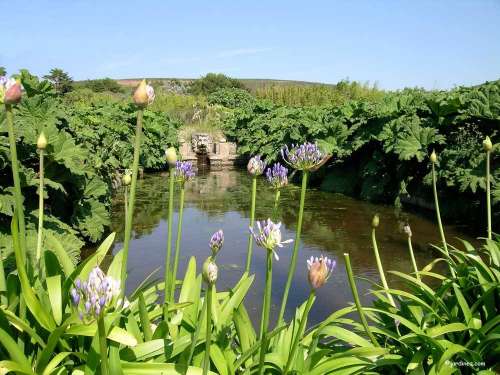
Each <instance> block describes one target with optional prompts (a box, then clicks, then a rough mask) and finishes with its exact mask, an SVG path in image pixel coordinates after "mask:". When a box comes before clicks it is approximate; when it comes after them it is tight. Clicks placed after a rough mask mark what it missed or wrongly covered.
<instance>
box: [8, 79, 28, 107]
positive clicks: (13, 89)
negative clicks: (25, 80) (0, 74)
mask: <svg viewBox="0 0 500 375" xmlns="http://www.w3.org/2000/svg"><path fill="white" fill-rule="evenodd" d="M22 96H23V86H22V85H21V81H19V80H18V79H17V80H14V79H10V80H8V81H7V83H6V86H5V94H4V97H3V102H4V103H5V104H17V103H19V102H20V101H21V97H22Z"/></svg>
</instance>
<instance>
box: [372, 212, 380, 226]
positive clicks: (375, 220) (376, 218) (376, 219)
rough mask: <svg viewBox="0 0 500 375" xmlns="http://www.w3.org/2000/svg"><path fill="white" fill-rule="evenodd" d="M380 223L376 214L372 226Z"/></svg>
mask: <svg viewBox="0 0 500 375" xmlns="http://www.w3.org/2000/svg"><path fill="white" fill-rule="evenodd" d="M379 223H380V219H379V217H378V215H374V216H373V219H372V228H377V227H378V225H379Z"/></svg>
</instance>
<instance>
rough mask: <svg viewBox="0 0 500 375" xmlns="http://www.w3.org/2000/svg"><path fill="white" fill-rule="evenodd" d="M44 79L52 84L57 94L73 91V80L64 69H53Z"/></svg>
mask: <svg viewBox="0 0 500 375" xmlns="http://www.w3.org/2000/svg"><path fill="white" fill-rule="evenodd" d="M43 78H45V79H47V80H49V81H50V82H52V84H53V85H54V88H55V90H56V92H57V93H58V94H60V95H61V94H65V93H67V92H70V91H72V90H73V79H72V78H71V77H70V76H69V74H68V73H66V72H65V71H64V70H62V69H59V68H54V69H51V71H50V72H49V74H48V75H46V76H44V77H43Z"/></svg>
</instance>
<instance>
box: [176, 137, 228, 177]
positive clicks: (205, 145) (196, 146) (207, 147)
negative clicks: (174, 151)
mask: <svg viewBox="0 0 500 375" xmlns="http://www.w3.org/2000/svg"><path fill="white" fill-rule="evenodd" d="M179 143H180V148H179V152H180V154H181V157H182V160H189V161H192V162H193V163H194V164H195V165H196V164H198V162H200V163H208V164H209V165H210V168H211V169H216V170H217V169H222V168H225V167H230V166H233V165H234V163H235V161H236V158H237V154H236V144H235V143H233V142H227V141H226V139H225V138H220V139H219V140H218V141H214V140H213V139H212V137H211V136H210V135H208V134H206V133H195V134H193V135H192V136H191V142H186V140H185V139H180V140H179Z"/></svg>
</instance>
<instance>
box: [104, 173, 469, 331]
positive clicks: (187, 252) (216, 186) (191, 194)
mask: <svg viewBox="0 0 500 375" xmlns="http://www.w3.org/2000/svg"><path fill="white" fill-rule="evenodd" d="M167 185H168V179H167V176H166V175H161V174H155V175H147V176H146V177H145V178H144V179H143V180H140V181H138V187H137V198H136V208H135V212H134V226H133V230H134V233H133V240H132V241H131V244H130V255H129V278H128V280H127V289H128V291H131V290H132V289H133V288H134V287H135V286H137V285H138V284H139V283H140V282H141V281H142V280H143V279H144V278H145V277H146V276H147V275H148V274H150V273H151V272H152V271H153V270H154V269H156V268H160V271H159V273H158V275H163V264H164V259H165V258H164V257H165V249H166V237H167V225H166V212H167V203H166V202H167V199H168V198H167V193H168V186H167ZM249 193H250V179H249V177H248V176H247V174H246V173H243V172H241V171H220V172H210V173H207V174H205V175H201V176H198V177H197V178H195V180H193V181H192V182H190V183H188V184H187V185H186V203H185V209H184V226H183V238H182V250H181V259H180V268H179V270H180V274H181V275H182V274H183V272H184V269H185V266H186V264H187V261H188V259H189V257H191V256H195V257H196V258H197V262H198V267H201V264H202V262H203V260H204V259H205V258H206V257H207V256H208V254H209V248H208V241H209V239H210V236H211V234H212V233H213V232H215V231H216V230H218V229H221V228H222V229H223V230H224V234H225V244H224V248H223V250H222V251H221V252H220V254H219V256H218V264H219V268H220V270H221V271H220V277H219V282H218V289H220V290H222V289H224V288H228V287H230V286H233V285H234V284H235V283H236V282H237V281H238V279H239V277H240V276H241V273H242V272H243V268H244V263H245V259H246V244H247V238H248V211H249ZM257 194H258V196H257V208H256V218H257V219H264V218H267V217H269V216H270V215H271V211H272V205H273V199H274V197H273V192H272V191H271V190H270V189H269V188H268V187H267V185H266V183H265V181H264V180H263V179H260V180H259V185H258V193H257ZM299 194H300V188H299V187H297V186H289V187H288V188H287V189H285V190H284V191H283V192H282V194H281V197H282V198H281V206H280V212H279V215H280V216H279V217H280V218H281V219H280V220H281V221H282V222H283V227H282V228H283V238H284V239H288V238H294V235H295V223H296V215H297V209H298V199H299ZM375 213H378V214H379V216H380V218H381V225H380V227H379V230H378V232H377V234H378V240H379V250H380V256H381V258H382V262H383V264H384V268H385V269H386V270H398V271H402V272H406V273H410V272H412V267H411V263H410V258H409V254H408V249H407V245H406V236H405V235H404V234H403V233H402V230H401V226H402V222H404V221H406V220H408V221H409V223H410V225H411V228H412V231H413V241H414V249H415V252H416V259H417V264H418V265H419V266H423V265H425V264H427V263H429V262H430V261H431V260H432V259H433V257H434V256H435V254H434V253H433V251H432V249H431V247H430V246H429V243H438V242H439V235H438V232H437V227H436V226H435V225H434V223H433V222H431V221H429V220H427V219H426V218H423V217H421V216H417V215H413V214H408V213H401V212H397V211H395V210H394V208H393V207H390V206H381V205H374V204H370V203H366V202H361V201H358V200H354V199H351V198H348V197H345V196H343V195H338V194H332V193H326V192H321V191H317V190H310V191H309V192H308V195H307V199H306V205H305V212H304V227H303V236H302V243H301V246H300V250H299V256H298V263H297V272H296V276H295V278H294V280H293V284H292V285H293V287H292V289H291V292H290V297H289V308H288V310H287V314H286V315H287V317H290V316H291V315H292V314H293V312H294V309H295V307H296V306H298V305H299V304H301V303H302V302H304V301H305V300H306V298H307V295H308V292H309V286H308V283H307V273H306V263H305V261H306V259H307V258H308V257H309V256H311V255H314V256H319V255H321V254H328V255H329V256H331V257H333V258H334V259H336V261H337V268H336V269H335V271H334V273H333V276H332V277H331V278H330V280H329V281H328V283H327V284H326V285H325V287H323V288H322V289H320V290H319V291H318V298H317V300H316V303H315V305H314V306H313V309H312V311H311V317H312V322H317V321H319V320H321V319H323V318H324V317H326V316H327V315H328V314H330V313H331V312H332V311H334V310H336V309H339V308H341V307H344V306H346V304H348V303H349V302H350V301H352V296H351V294H350V290H349V286H348V284H347V277H346V274H345V269H344V263H343V253H345V252H349V253H350V255H351V262H352V264H353V268H354V273H355V275H356V276H359V277H369V278H372V279H374V280H375V281H378V276H377V270H376V265H375V262H374V258H373V252H372V248H371V239H370V223H371V217H372V216H373V214H375ZM123 220H124V215H123V192H118V193H117V195H116V199H115V200H114V205H113V219H112V230H113V231H116V232H117V239H118V241H122V240H123V228H124V222H123ZM176 225H177V217H176V216H175V215H174V228H175V227H176ZM446 231H447V237H448V238H449V239H452V238H455V237H462V238H466V237H467V236H466V235H464V234H463V233H459V232H458V231H457V230H455V229H454V228H451V227H448V228H446ZM174 233H175V230H174ZM174 241H175V239H174ZM452 242H453V241H452ZM120 248H121V244H117V245H116V246H115V251H116V250H118V249H120ZM291 252H292V246H287V247H285V248H283V249H280V260H279V262H275V265H274V268H273V278H274V282H273V296H272V298H273V304H272V313H273V315H276V314H277V311H276V310H277V309H279V304H280V299H281V294H282V291H283V289H284V285H285V282H286V276H287V272H288V265H289V261H290V256H291ZM251 271H252V272H253V273H255V274H256V278H255V281H254V284H253V286H252V288H251V289H250V292H249V295H248V296H247V300H246V302H245V305H246V306H247V308H248V310H249V312H250V315H251V316H258V315H259V313H260V309H261V307H260V306H261V300H262V293H263V289H264V281H265V280H264V279H265V252H264V251H263V250H262V249H260V248H258V247H255V250H254V259H253V260H252V269H251ZM388 283H389V285H390V286H393V287H401V284H400V282H399V280H398V279H397V278H395V277H393V276H391V275H388ZM358 287H359V290H360V291H361V292H362V294H363V299H364V301H365V302H367V301H368V300H369V295H368V293H367V291H368V287H369V284H368V283H366V282H363V281H359V285H358ZM253 312H254V314H252V313H253Z"/></svg>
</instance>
